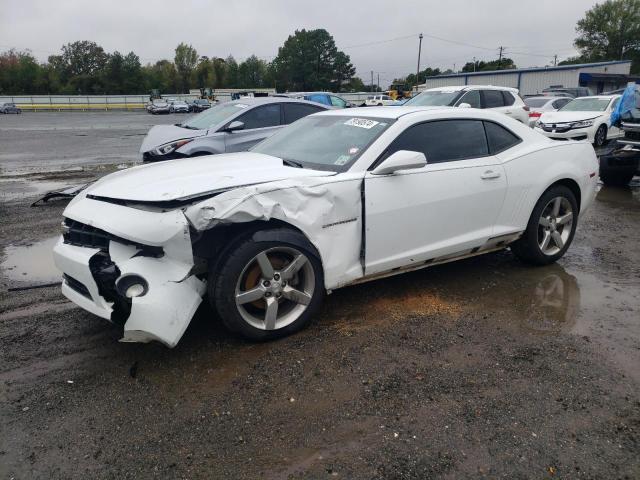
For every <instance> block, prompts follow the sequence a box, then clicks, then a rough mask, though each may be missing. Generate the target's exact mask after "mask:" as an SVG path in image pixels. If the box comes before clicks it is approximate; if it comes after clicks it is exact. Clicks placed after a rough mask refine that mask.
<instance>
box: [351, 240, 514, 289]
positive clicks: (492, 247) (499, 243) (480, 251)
mask: <svg viewBox="0 0 640 480" xmlns="http://www.w3.org/2000/svg"><path fill="white" fill-rule="evenodd" d="M521 236H522V232H517V233H509V234H507V235H501V236H499V237H494V238H490V239H489V240H487V242H486V243H485V244H484V245H483V246H482V247H476V248H473V249H471V250H466V251H464V252H459V253H454V254H452V255H446V256H443V257H437V258H432V259H429V260H425V261H424V262H419V263H416V264H412V265H406V266H404V267H396V268H394V269H392V270H388V271H386V272H380V273H376V274H373V275H365V276H364V277H361V278H358V279H356V280H354V281H353V282H351V283H348V284H346V285H341V287H343V286H344V287H346V286H349V285H357V284H359V283H365V282H369V281H371V280H378V279H381V278H386V277H392V276H394V275H399V274H401V273H406V272H413V271H414V270H421V269H423V268H427V267H431V266H433V265H441V264H443V263H449V262H455V261H456V260H462V259H464V258H471V257H476V256H478V255H484V254H485V253H490V252H496V251H498V250H503V249H505V248H506V247H508V246H509V244H510V243H513V242H515V241H516V240H518V239H519V238H520V237H521Z"/></svg>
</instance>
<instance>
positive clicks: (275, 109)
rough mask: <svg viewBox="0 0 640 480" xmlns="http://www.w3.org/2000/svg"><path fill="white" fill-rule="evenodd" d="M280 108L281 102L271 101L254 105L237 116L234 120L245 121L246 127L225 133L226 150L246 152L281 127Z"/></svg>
mask: <svg viewBox="0 0 640 480" xmlns="http://www.w3.org/2000/svg"><path fill="white" fill-rule="evenodd" d="M280 108H281V107H280V104H279V103H269V104H267V105H260V106H257V107H254V108H252V109H250V110H249V111H247V112H245V113H243V114H242V115H240V116H239V117H236V118H235V119H234V121H239V122H242V123H244V128H243V129H242V130H235V131H233V132H226V133H225V135H224V143H225V151H226V152H244V151H246V150H248V149H249V148H251V147H253V146H254V145H255V144H256V143H258V142H261V141H262V140H264V139H265V138H267V137H268V136H270V135H272V134H273V133H274V132H275V131H276V130H278V129H279V128H281V126H282V122H281V112H280Z"/></svg>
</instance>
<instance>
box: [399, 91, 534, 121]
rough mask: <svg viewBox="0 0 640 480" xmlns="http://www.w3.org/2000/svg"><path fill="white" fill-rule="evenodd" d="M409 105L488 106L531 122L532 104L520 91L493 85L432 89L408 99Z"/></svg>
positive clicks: (520, 119)
mask: <svg viewBox="0 0 640 480" xmlns="http://www.w3.org/2000/svg"><path fill="white" fill-rule="evenodd" d="M405 105H407V106H409V105H411V106H414V107H417V106H421V107H436V106H437V107H444V106H447V107H460V108H488V109H491V110H494V111H496V112H500V113H504V114H505V115H508V116H510V117H512V118H514V119H516V120H518V121H519V122H522V123H524V124H525V125H528V124H529V107H527V106H526V105H525V103H524V102H523V101H522V98H520V95H519V94H518V90H517V89H515V88H510V87H495V86H492V85H455V86H450V87H438V88H430V89H428V90H425V91H424V92H422V93H420V94H419V95H416V96H415V97H412V98H410V99H409V100H407V103H405Z"/></svg>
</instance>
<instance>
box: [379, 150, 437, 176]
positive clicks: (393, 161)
mask: <svg viewBox="0 0 640 480" xmlns="http://www.w3.org/2000/svg"><path fill="white" fill-rule="evenodd" d="M426 164H427V157H425V156H424V153H422V152H412V151H410V150H398V151H397V152H395V153H392V154H391V155H389V156H388V157H387V158H385V159H384V160H383V161H382V163H381V164H380V165H378V166H377V167H376V168H374V169H373V170H372V171H371V174H372V175H388V174H390V173H395V172H397V171H398V170H412V169H416V168H422V167H424V166H425V165H426Z"/></svg>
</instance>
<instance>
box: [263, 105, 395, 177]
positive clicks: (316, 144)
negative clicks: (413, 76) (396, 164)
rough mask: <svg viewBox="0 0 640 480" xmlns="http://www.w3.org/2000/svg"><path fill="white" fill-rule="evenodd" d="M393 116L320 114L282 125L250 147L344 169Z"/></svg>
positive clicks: (319, 166)
mask: <svg viewBox="0 0 640 480" xmlns="http://www.w3.org/2000/svg"><path fill="white" fill-rule="evenodd" d="M394 121H395V120H392V119H387V118H366V117H357V118H355V117H349V116H343V115H341V116H337V115H319V116H310V117H305V118H302V119H300V120H298V121H297V122H295V123H293V124H291V125H290V126H288V127H286V128H283V129H282V130H280V131H279V132H277V133H275V134H274V135H272V136H271V137H269V138H267V139H266V140H264V141H263V142H261V143H259V144H258V145H256V146H255V147H253V148H252V149H251V151H253V152H256V153H264V154H266V155H272V156H274V157H278V158H282V159H283V160H288V161H291V162H294V163H299V164H300V165H301V166H303V167H305V166H307V167H309V168H313V169H317V170H331V171H334V172H343V171H346V170H347V169H348V168H349V167H350V166H351V164H352V163H353V162H354V161H355V160H356V159H357V158H358V157H359V156H360V155H361V154H362V152H364V151H365V150H366V149H367V147H369V145H371V143H373V141H374V140H375V139H376V138H378V136H379V135H380V134H382V132H384V131H385V130H386V129H387V128H388V127H389V125H391V124H392V123H393V122H394Z"/></svg>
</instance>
